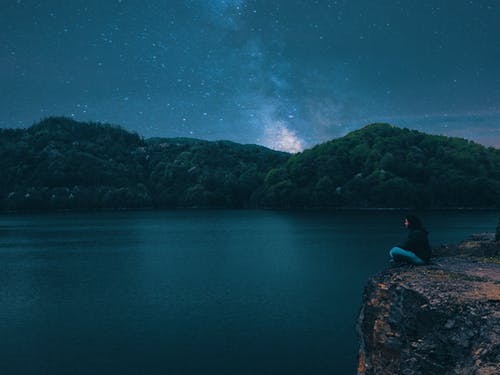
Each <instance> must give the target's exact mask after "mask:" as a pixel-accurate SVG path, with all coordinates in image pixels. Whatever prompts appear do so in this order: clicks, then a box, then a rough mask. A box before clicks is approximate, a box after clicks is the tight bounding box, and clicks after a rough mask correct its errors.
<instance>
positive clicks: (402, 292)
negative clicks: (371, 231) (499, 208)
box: [358, 234, 500, 375]
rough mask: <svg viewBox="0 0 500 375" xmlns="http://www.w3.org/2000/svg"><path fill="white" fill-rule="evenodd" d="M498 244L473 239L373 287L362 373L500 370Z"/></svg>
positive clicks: (365, 315) (393, 272)
mask: <svg viewBox="0 0 500 375" xmlns="http://www.w3.org/2000/svg"><path fill="white" fill-rule="evenodd" d="M499 247H500V244H499V243H498V242H495V241H494V236H491V235H484V234H482V235H479V236H475V237H471V238H470V239H468V240H467V241H464V242H462V243H460V244H458V245H456V246H454V247H453V248H454V249H455V250H454V251H451V250H449V249H448V251H447V252H446V255H448V256H443V254H444V253H441V254H440V255H441V256H440V257H438V258H433V259H432V262H431V264H429V265H427V266H421V267H415V266H400V267H395V268H390V269H387V270H385V271H383V272H381V273H379V274H378V275H376V276H375V277H373V278H372V279H371V280H370V281H369V282H368V284H367V286H366V288H365V292H364V296H363V305H362V309H361V312H360V316H359V320H358V334H359V337H360V349H359V357H358V359H359V360H358V363H359V365H358V374H359V375H370V374H404V375H417V374H436V375H438V374H464V375H465V374H467V375H472V374H478V375H482V374H500V263H499V262H498V250H499Z"/></svg>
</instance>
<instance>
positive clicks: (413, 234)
mask: <svg viewBox="0 0 500 375" xmlns="http://www.w3.org/2000/svg"><path fill="white" fill-rule="evenodd" d="M399 247H401V248H403V249H405V250H408V251H411V252H412V253H414V254H415V255H416V256H418V257H419V258H420V259H422V260H424V261H425V262H428V261H429V259H430V257H431V255H432V251H431V247H430V245H429V240H428V239H427V232H426V231H425V230H421V229H413V230H410V234H409V235H408V238H407V239H406V241H405V242H404V243H403V244H402V245H400V246H399Z"/></svg>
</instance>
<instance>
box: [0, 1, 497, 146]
mask: <svg viewBox="0 0 500 375" xmlns="http://www.w3.org/2000/svg"><path fill="white" fill-rule="evenodd" d="M0 25H1V26H0V28H1V33H0V86H1V93H2V95H1V97H0V127H4V128H5V127H27V126H30V125H31V124H33V123H34V122H36V121H38V120H40V119H42V118H45V117H48V116H59V115H63V116H69V117H73V118H75V119H77V120H85V121H88V120H91V121H99V122H108V123H113V124H119V125H122V126H123V127H125V128H126V129H129V130H132V131H136V132H138V133H139V134H141V135H143V136H145V137H151V136H162V137H179V136H181V137H195V138H202V139H209V140H214V139H229V140H233V141H237V142H241V143H257V144H262V145H265V146H268V147H271V148H275V149H282V150H287V151H292V152H296V151H300V150H302V149H304V148H307V147H310V146H312V145H314V144H317V143H320V142H324V141H327V140H329V139H332V138H336V137H339V136H342V135H344V134H346V133H347V132H349V131H352V130H355V129H357V128H360V127H362V126H364V125H366V124H368V123H372V122H389V123H391V124H394V125H398V126H404V127H409V128H413V129H418V130H422V131H425V132H429V133H435V134H445V135H450V136H459V137H464V138H468V139H472V140H475V141H477V142H480V143H483V144H486V145H493V146H496V147H500V107H499V103H500V63H499V62H500V38H498V35H500V3H498V2H496V1H460V0H454V1H410V0H408V1H382V0H381V1H298V0H297V1H295V0H281V1H260V0H255V1H251V0H225V1H224V0H216V1H210V0H184V1H182V0H169V1H147V2H144V1H138V0H137V1H134V0H121V1H102V0H99V1H97V0H85V1H83V0H72V1H65V2H63V1H56V0H45V1H24V0H19V1H2V3H1V5H0Z"/></svg>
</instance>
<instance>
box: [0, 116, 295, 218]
mask: <svg viewBox="0 0 500 375" xmlns="http://www.w3.org/2000/svg"><path fill="white" fill-rule="evenodd" d="M288 158H289V154H286V153H282V152H276V151H272V150H269V149H267V148H265V147H261V146H256V145H240V144H237V143H232V142H226V141H221V142H208V141H201V140H196V139H185V138H179V139H160V138H152V139H148V140H144V139H142V138H141V137H139V136H138V135H137V134H134V133H130V132H128V131H125V130H124V129H121V128H120V127H116V126H111V125H103V124H97V123H81V122H76V121H73V120H71V119H68V118H48V119H46V120H44V121H42V122H40V123H38V124H36V125H34V126H32V127H30V128H28V129H25V130H12V129H3V130H0V181H1V184H0V209H2V210H5V209H8V210H19V209H40V210H46V209H66V208H69V209H91V208H137V207H247V206H249V205H251V204H252V205H255V203H252V194H253V193H254V192H255V190H256V189H258V188H260V186H262V185H263V181H264V177H265V175H266V174H267V172H268V171H269V170H270V169H272V168H275V167H278V166H280V165H282V164H283V163H285V162H286V160H288Z"/></svg>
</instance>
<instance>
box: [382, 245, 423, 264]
mask: <svg viewBox="0 0 500 375" xmlns="http://www.w3.org/2000/svg"><path fill="white" fill-rule="evenodd" d="M389 255H390V256H391V258H392V259H394V260H395V261H403V262H408V263H411V264H415V265H417V266H421V265H424V264H425V262H424V261H423V260H422V259H420V258H419V257H418V256H416V255H415V253H413V252H411V251H408V250H405V249H402V248H400V247H397V246H395V247H393V248H392V249H391V251H389Z"/></svg>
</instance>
